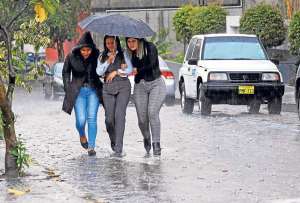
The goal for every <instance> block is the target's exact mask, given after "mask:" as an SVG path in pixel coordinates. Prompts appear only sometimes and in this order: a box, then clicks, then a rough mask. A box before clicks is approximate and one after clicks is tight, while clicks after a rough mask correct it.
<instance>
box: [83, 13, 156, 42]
mask: <svg viewBox="0 0 300 203" xmlns="http://www.w3.org/2000/svg"><path fill="white" fill-rule="evenodd" d="M79 26H80V27H81V28H83V29H86V30H89V31H91V32H98V33H101V34H104V35H111V36H122V37H134V38H145V37H150V36H153V35H155V32H154V31H153V30H152V29H151V28H150V27H149V26H148V25H147V24H146V23H145V22H143V21H141V20H136V19H133V18H130V17H128V16H123V15H120V14H113V15H105V16H99V15H91V16H89V17H87V18H85V19H84V20H82V21H80V22H79Z"/></svg>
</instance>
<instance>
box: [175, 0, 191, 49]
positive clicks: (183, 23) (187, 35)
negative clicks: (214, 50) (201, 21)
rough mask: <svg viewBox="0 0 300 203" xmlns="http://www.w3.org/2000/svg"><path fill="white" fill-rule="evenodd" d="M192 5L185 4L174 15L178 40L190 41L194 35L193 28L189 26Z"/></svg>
mask: <svg viewBox="0 0 300 203" xmlns="http://www.w3.org/2000/svg"><path fill="white" fill-rule="evenodd" d="M192 10H193V6H192V5H185V6H183V7H181V9H179V10H178V11H177V12H176V13H175V15H174V17H173V26H174V28H175V32H176V39H177V41H181V42H184V43H186V42H188V41H189V40H190V39H191V37H192V30H191V27H190V26H189V22H188V20H189V19H190V15H191V11H192Z"/></svg>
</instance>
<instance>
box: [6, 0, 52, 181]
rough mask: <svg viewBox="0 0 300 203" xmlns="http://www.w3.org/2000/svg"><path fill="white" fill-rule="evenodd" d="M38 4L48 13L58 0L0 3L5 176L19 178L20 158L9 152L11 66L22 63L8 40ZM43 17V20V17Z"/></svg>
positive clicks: (13, 77) (14, 142)
mask: <svg viewBox="0 0 300 203" xmlns="http://www.w3.org/2000/svg"><path fill="white" fill-rule="evenodd" d="M38 3H39V5H41V6H43V7H44V8H46V11H47V12H50V13H52V12H53V11H54V10H55V9H56V8H57V5H58V0H24V1H11V0H1V1H0V72H1V74H0V111H1V114H2V124H3V125H2V127H3V132H4V139H5V144H6V152H5V174H6V175H9V176H18V175H19V171H18V165H19V163H20V161H18V160H20V159H18V157H15V156H14V155H13V154H12V153H11V152H12V151H13V150H14V149H16V148H18V146H19V145H18V143H19V142H18V141H17V138H16V133H15V126H14V122H15V118H14V114H13V111H12V98H13V97H12V95H13V92H14V89H15V85H16V82H18V81H17V73H16V70H15V68H14V65H17V66H18V65H22V64H19V63H18V61H19V60H14V59H13V56H14V55H15V56H20V55H21V54H20V55H19V53H20V50H19V49H18V48H16V47H13V46H12V41H13V40H15V39H14V37H15V33H16V32H17V31H18V30H20V29H22V28H21V26H20V25H21V24H22V23H24V22H26V21H28V20H29V19H30V18H32V17H34V11H33V8H34V7H35V5H37V4H38ZM44 14H45V13H44ZM43 17H44V19H45V16H43ZM37 19H39V18H37ZM14 61H15V63H14ZM20 61H22V60H20ZM6 78H7V79H6ZM6 84H7V85H6ZM17 161H18V163H17Z"/></svg>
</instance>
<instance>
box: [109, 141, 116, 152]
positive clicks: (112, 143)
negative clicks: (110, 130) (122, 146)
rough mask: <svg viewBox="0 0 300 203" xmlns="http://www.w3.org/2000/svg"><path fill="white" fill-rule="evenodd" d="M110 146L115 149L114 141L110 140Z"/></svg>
mask: <svg viewBox="0 0 300 203" xmlns="http://www.w3.org/2000/svg"><path fill="white" fill-rule="evenodd" d="M110 146H111V149H112V150H113V151H115V146H116V144H115V143H114V142H111V143H110Z"/></svg>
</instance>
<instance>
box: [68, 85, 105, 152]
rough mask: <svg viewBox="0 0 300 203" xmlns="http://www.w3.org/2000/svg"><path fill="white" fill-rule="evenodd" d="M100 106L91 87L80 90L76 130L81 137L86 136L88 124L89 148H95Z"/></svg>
mask: <svg viewBox="0 0 300 203" xmlns="http://www.w3.org/2000/svg"><path fill="white" fill-rule="evenodd" d="M99 104H100V102H99V98H98V96H97V94H96V91H95V90H94V89H92V88H89V87H81V88H80V92H79V94H78V96H77V98H76V102H75V106H74V109H75V117H76V128H77V130H78V132H79V135H80V136H85V135H86V134H85V124H86V122H87V123H88V143H89V148H95V141H96V135H97V113H98V108H99Z"/></svg>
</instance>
